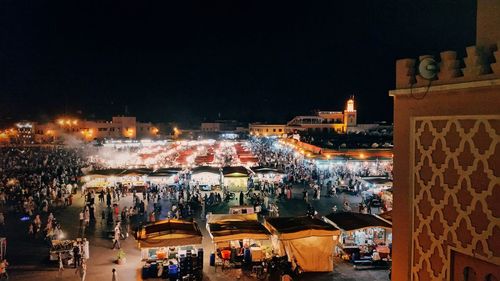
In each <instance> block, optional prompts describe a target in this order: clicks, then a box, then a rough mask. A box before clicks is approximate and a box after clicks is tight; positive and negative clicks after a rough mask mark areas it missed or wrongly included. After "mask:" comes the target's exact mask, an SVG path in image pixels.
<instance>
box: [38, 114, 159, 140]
mask: <svg viewBox="0 0 500 281" xmlns="http://www.w3.org/2000/svg"><path fill="white" fill-rule="evenodd" d="M159 132H160V130H159V128H158V126H155V125H153V124H152V123H151V122H138V121H137V120H136V117H130V116H115V117H113V118H112V119H111V121H103V120H97V121H94V120H78V119H71V118H60V119H58V120H56V121H55V122H48V123H44V124H36V123H35V124H34V138H35V141H36V142H47V141H52V140H56V139H59V138H61V137H63V136H65V135H68V136H69V135H71V136H74V137H76V138H78V139H83V140H86V141H92V140H96V139H97V140H100V139H142V138H157V137H158V136H159Z"/></svg>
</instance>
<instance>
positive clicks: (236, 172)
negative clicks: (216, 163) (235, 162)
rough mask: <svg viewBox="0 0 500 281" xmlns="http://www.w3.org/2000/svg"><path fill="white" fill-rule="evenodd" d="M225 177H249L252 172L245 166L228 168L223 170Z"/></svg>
mask: <svg viewBox="0 0 500 281" xmlns="http://www.w3.org/2000/svg"><path fill="white" fill-rule="evenodd" d="M222 174H223V175H224V177H248V175H249V174H250V171H249V170H248V169H247V168H245V167H243V166H231V167H230V166H228V167H224V168H222Z"/></svg>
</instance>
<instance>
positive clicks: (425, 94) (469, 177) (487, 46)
mask: <svg viewBox="0 0 500 281" xmlns="http://www.w3.org/2000/svg"><path fill="white" fill-rule="evenodd" d="M477 7H478V13H477V33H476V35H477V39H476V46H471V47H467V49H466V51H467V56H466V57H464V58H463V60H461V59H460V58H458V57H457V53H456V52H454V51H445V52H442V53H441V54H440V62H439V65H440V69H439V70H436V71H435V72H434V73H433V72H430V74H429V75H425V73H426V72H425V71H427V70H428V69H431V71H432V68H423V66H422V65H421V66H420V67H418V66H417V63H418V61H417V60H415V59H402V60H398V61H397V62H396V89H395V90H393V91H391V92H390V95H391V96H393V97H394V143H395V150H394V190H393V194H394V206H393V207H394V208H393V213H392V215H393V229H395V231H394V233H393V250H392V253H393V263H392V279H393V280H413V281H427V280H436V281H438V280H439V281H442V280H464V281H468V280H484V281H488V280H489V281H491V280H500V209H499V203H498V200H499V199H500V162H499V159H500V31H499V30H500V29H499V28H498V27H499V26H500V1H499V0H478V6H477ZM422 58H424V57H421V58H420V60H421V61H422ZM463 65H465V67H463V68H462V66H463ZM419 68H420V70H421V71H423V72H421V73H423V74H424V75H422V76H421V75H416V74H415V73H417V72H416V70H417V69H419ZM436 72H437V73H436ZM434 74H437V76H435V77H432V76H434ZM424 76H427V78H428V80H426V79H424V78H423V77H424Z"/></svg>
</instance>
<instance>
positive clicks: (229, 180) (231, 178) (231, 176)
mask: <svg viewBox="0 0 500 281" xmlns="http://www.w3.org/2000/svg"><path fill="white" fill-rule="evenodd" d="M249 174H250V171H249V170H248V169H247V168H245V167H243V166H227V167H223V168H222V177H223V183H224V187H226V188H227V189H228V190H229V191H232V192H235V191H237V192H239V191H246V190H247V189H248V178H249Z"/></svg>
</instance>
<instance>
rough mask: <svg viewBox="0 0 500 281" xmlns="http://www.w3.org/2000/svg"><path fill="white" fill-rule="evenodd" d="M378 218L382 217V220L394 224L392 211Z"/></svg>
mask: <svg viewBox="0 0 500 281" xmlns="http://www.w3.org/2000/svg"><path fill="white" fill-rule="evenodd" d="M377 216H379V217H381V218H382V219H384V220H386V221H388V222H390V223H392V210H390V211H387V212H384V213H381V214H378V215H377Z"/></svg>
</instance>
